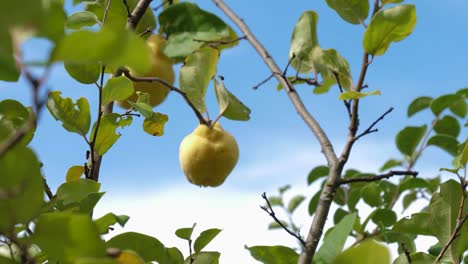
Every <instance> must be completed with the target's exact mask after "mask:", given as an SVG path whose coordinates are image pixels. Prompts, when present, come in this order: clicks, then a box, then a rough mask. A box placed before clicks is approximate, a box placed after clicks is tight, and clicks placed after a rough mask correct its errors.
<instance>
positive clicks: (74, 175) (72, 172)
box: [66, 166, 84, 182]
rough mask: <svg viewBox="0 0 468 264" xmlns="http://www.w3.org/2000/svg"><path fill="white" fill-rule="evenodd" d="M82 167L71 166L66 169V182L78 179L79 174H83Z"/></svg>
mask: <svg viewBox="0 0 468 264" xmlns="http://www.w3.org/2000/svg"><path fill="white" fill-rule="evenodd" d="M83 172H84V167H83V166H71V167H70V168H69V169H68V172H67V176H66V180H67V182H71V181H75V180H78V179H79V178H80V177H81V175H83Z"/></svg>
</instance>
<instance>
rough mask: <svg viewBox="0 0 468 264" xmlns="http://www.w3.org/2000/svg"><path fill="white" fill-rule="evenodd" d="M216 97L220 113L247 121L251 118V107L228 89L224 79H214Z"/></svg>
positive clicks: (233, 118) (229, 117) (232, 118)
mask: <svg viewBox="0 0 468 264" xmlns="http://www.w3.org/2000/svg"><path fill="white" fill-rule="evenodd" d="M214 88H215V92H216V99H217V100H218V105H219V114H220V115H223V116H224V117H226V118H228V119H231V120H241V121H247V120H249V119H250V109H249V108H248V107H247V106H245V105H244V104H243V103H242V102H241V101H239V99H237V98H236V97H235V96H234V95H233V94H232V93H231V92H230V91H228V90H227V89H226V87H225V86H224V83H223V79H222V78H220V81H219V82H218V81H216V79H215V80H214Z"/></svg>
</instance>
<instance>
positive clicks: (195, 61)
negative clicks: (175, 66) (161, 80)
mask: <svg viewBox="0 0 468 264" xmlns="http://www.w3.org/2000/svg"><path fill="white" fill-rule="evenodd" d="M218 57H219V51H218V50H216V49H213V48H210V47H205V48H202V49H200V50H197V51H196V52H194V53H192V54H191V55H190V56H188V57H187V59H186V60H185V64H184V66H183V67H182V68H181V69H180V76H179V85H180V89H182V91H184V92H185V93H186V94H187V97H188V98H189V99H190V101H191V102H192V104H193V105H194V106H195V107H196V108H197V109H198V111H200V112H201V113H204V112H205V111H206V105H205V94H206V89H207V88H208V84H209V83H210V80H211V79H212V78H213V77H214V75H215V74H216V65H217V63H218Z"/></svg>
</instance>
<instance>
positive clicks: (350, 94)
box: [338, 90, 380, 100]
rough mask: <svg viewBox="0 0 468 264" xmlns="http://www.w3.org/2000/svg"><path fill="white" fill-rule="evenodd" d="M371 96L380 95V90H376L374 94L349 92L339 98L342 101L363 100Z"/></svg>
mask: <svg viewBox="0 0 468 264" xmlns="http://www.w3.org/2000/svg"><path fill="white" fill-rule="evenodd" d="M369 95H380V90H375V91H372V92H357V91H348V92H343V93H341V94H340V95H339V96H338V98H339V99H340V100H351V99H361V98H363V97H366V96H369Z"/></svg>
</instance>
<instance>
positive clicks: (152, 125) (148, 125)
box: [143, 113, 169, 137]
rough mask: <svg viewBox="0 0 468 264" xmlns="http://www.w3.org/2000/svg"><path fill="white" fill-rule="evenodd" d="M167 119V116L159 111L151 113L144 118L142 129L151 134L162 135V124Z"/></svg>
mask: <svg viewBox="0 0 468 264" xmlns="http://www.w3.org/2000/svg"><path fill="white" fill-rule="evenodd" d="M168 120H169V117H168V116H167V115H165V114H161V113H153V114H152V115H151V117H150V118H145V121H143V130H144V131H145V132H146V133H148V134H150V135H152V136H159V137H160V136H163V135H164V125H165V124H166V123H167V121H168Z"/></svg>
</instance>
